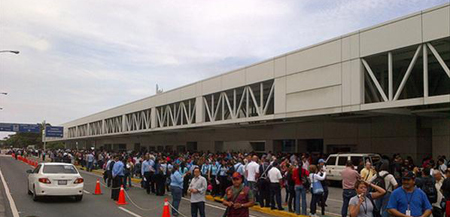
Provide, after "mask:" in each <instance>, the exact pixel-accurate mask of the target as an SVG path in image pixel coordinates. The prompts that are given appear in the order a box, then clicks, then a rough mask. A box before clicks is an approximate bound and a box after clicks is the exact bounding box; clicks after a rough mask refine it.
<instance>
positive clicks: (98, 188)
mask: <svg viewBox="0 0 450 217" xmlns="http://www.w3.org/2000/svg"><path fill="white" fill-rule="evenodd" d="M100 194H102V189H101V188H100V180H99V179H97V185H95V192H94V195H100Z"/></svg>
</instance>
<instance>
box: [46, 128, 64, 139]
mask: <svg viewBox="0 0 450 217" xmlns="http://www.w3.org/2000/svg"><path fill="white" fill-rule="evenodd" d="M63 134H64V127H55V126H46V127H45V137H63Z"/></svg>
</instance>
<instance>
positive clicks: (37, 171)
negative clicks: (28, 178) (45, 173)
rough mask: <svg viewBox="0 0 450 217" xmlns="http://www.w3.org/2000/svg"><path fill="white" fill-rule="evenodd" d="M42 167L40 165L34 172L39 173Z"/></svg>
mask: <svg viewBox="0 0 450 217" xmlns="http://www.w3.org/2000/svg"><path fill="white" fill-rule="evenodd" d="M40 169H41V165H38V166H37V167H36V168H35V169H34V170H33V173H39V170H40Z"/></svg>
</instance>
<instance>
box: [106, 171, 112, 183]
mask: <svg viewBox="0 0 450 217" xmlns="http://www.w3.org/2000/svg"><path fill="white" fill-rule="evenodd" d="M106 175H107V177H108V178H107V179H106V180H107V182H106V185H107V186H108V187H111V182H112V179H113V178H112V173H111V170H106Z"/></svg>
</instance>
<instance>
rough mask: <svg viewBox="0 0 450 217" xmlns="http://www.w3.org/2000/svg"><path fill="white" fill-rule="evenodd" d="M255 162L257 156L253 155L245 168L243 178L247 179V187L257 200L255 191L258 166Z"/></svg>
mask: <svg viewBox="0 0 450 217" xmlns="http://www.w3.org/2000/svg"><path fill="white" fill-rule="evenodd" d="M257 162H258V156H256V155H253V158H252V160H251V161H250V163H248V165H247V167H246V168H245V176H246V177H247V182H248V187H249V188H250V190H251V191H252V192H253V195H254V196H255V197H256V198H257V199H258V196H257V193H258V191H257V190H256V178H257V176H258V172H259V164H258V163H257ZM256 201H259V200H256Z"/></svg>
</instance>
